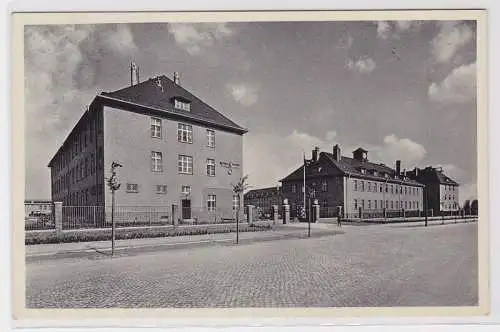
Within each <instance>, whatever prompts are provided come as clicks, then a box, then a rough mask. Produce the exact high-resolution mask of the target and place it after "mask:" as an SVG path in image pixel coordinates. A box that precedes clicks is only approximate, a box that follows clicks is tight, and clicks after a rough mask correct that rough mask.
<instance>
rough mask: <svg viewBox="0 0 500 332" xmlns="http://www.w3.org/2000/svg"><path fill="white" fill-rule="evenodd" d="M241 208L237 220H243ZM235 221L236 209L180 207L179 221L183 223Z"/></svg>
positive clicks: (199, 223)
mask: <svg viewBox="0 0 500 332" xmlns="http://www.w3.org/2000/svg"><path fill="white" fill-rule="evenodd" d="M244 219H245V216H244V211H243V208H241V209H240V213H239V221H240V222H242V221H244ZM234 222H236V210H233V209H232V208H210V209H209V208H206V207H182V208H181V209H180V215H179V223H180V224H183V225H203V224H225V223H234Z"/></svg>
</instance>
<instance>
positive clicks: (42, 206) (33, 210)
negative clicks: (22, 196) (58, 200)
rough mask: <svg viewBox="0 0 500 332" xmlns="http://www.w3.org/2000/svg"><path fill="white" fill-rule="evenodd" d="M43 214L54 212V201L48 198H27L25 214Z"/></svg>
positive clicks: (26, 215)
mask: <svg viewBox="0 0 500 332" xmlns="http://www.w3.org/2000/svg"><path fill="white" fill-rule="evenodd" d="M43 214H52V201H51V200H48V199H38V200H25V201H24V216H25V217H31V216H39V215H43Z"/></svg>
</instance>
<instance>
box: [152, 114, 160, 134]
mask: <svg viewBox="0 0 500 332" xmlns="http://www.w3.org/2000/svg"><path fill="white" fill-rule="evenodd" d="M151 137H154V138H161V119H158V118H151Z"/></svg>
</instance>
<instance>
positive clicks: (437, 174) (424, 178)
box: [408, 166, 459, 186]
mask: <svg viewBox="0 0 500 332" xmlns="http://www.w3.org/2000/svg"><path fill="white" fill-rule="evenodd" d="M408 174H409V176H411V177H412V178H414V179H416V180H417V181H420V182H423V183H439V184H445V185H452V186H458V185H459V184H458V182H456V181H455V180H453V179H452V178H450V177H449V176H447V175H446V174H444V172H443V171H442V170H440V169H437V168H435V167H430V166H429V167H426V168H424V169H419V170H418V175H416V174H415V171H414V170H413V171H411V172H409V173H408Z"/></svg>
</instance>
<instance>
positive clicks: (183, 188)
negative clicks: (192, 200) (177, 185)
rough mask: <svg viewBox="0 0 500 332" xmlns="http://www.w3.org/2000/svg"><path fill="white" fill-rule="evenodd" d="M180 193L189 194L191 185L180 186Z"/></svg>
mask: <svg viewBox="0 0 500 332" xmlns="http://www.w3.org/2000/svg"><path fill="white" fill-rule="evenodd" d="M181 193H182V194H183V195H190V194H191V186H181Z"/></svg>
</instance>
